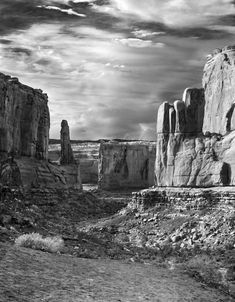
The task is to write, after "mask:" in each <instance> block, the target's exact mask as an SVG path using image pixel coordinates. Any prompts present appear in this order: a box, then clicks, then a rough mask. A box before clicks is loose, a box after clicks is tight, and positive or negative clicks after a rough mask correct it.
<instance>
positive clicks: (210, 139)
mask: <svg viewBox="0 0 235 302" xmlns="http://www.w3.org/2000/svg"><path fill="white" fill-rule="evenodd" d="M234 62H235V47H226V48H224V49H223V50H216V51H215V52H214V53H213V54H212V55H211V56H209V57H208V61H207V63H206V65H205V68H204V74H203V87H204V88H202V89H196V88H187V89H186V90H185V92H184V94H183V97H182V100H177V101H175V102H174V104H169V103H167V102H165V103H163V104H162V105H161V106H160V107H159V110H158V118H157V151H156V165H155V175H156V185H157V186H181V187H184V186H185V187H187V186H189V187H194V186H199V187H210V186H224V185H234V184H235V160H234V158H235V141H234V138H235V131H233V130H235V117H234V114H235V113H234V112H233V110H234V106H235V105H234V101H235V100H234V95H235V88H234V87H235V66H234Z"/></svg>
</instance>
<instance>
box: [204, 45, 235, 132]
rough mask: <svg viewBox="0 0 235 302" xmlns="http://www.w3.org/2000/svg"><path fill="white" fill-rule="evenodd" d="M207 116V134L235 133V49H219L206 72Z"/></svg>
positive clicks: (205, 126)
mask: <svg viewBox="0 0 235 302" xmlns="http://www.w3.org/2000/svg"><path fill="white" fill-rule="evenodd" d="M202 84H203V87H204V89H205V100H206V102H205V115H204V122H203V132H206V131H209V132H211V133H220V134H222V135H224V134H226V133H227V132H230V131H232V130H235V111H234V106H235V46H227V47H224V48H223V49H216V50H215V51H214V52H213V53H212V54H211V55H210V56H208V60H207V63H206V65H205V68H204V72H203V80H202Z"/></svg>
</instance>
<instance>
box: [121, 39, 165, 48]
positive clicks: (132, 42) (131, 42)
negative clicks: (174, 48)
mask: <svg viewBox="0 0 235 302" xmlns="http://www.w3.org/2000/svg"><path fill="white" fill-rule="evenodd" d="M116 41H118V42H119V43H121V44H123V45H125V46H128V47H136V48H144V47H158V48H162V47H164V46H165V44H164V43H160V42H159V43H154V42H153V41H151V40H141V39H138V38H127V39H116Z"/></svg>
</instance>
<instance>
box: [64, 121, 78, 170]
mask: <svg viewBox="0 0 235 302" xmlns="http://www.w3.org/2000/svg"><path fill="white" fill-rule="evenodd" d="M60 143H61V158H60V163H61V165H69V164H74V163H76V161H75V159H74V155H73V150H72V147H71V143H70V134H69V125H68V122H67V121H66V120H63V121H62V122H61V131H60Z"/></svg>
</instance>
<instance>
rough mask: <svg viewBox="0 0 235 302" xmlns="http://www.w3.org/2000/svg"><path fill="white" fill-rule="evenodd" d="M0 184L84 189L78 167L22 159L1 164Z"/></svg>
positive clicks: (28, 158) (25, 187) (26, 188)
mask: <svg viewBox="0 0 235 302" xmlns="http://www.w3.org/2000/svg"><path fill="white" fill-rule="evenodd" d="M0 183H1V184H3V185H6V186H10V187H12V186H13V187H23V188H24V189H25V190H29V189H31V188H38V189H39V188H42V189H43V188H44V189H45V188H47V189H54V188H56V189H69V188H73V189H79V190H80V189H82V186H81V179H80V171H79V169H78V166H77V165H66V166H58V165H53V164H51V163H49V162H48V161H46V160H43V161H42V160H40V161H39V160H35V159H33V158H30V157H25V156H24V157H21V158H18V159H15V160H14V161H13V162H12V161H11V160H6V161H3V162H1V174H0Z"/></svg>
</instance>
